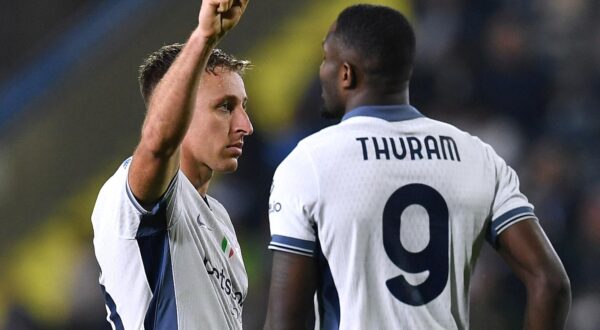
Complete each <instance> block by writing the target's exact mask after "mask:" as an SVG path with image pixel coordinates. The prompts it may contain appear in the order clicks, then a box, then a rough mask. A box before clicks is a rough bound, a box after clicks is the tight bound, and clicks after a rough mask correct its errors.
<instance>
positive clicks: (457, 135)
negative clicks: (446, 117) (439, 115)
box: [423, 117, 492, 151]
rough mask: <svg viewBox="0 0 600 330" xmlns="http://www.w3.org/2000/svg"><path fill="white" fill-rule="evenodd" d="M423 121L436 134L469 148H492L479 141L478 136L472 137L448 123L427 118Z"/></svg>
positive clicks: (483, 149)
mask: <svg viewBox="0 0 600 330" xmlns="http://www.w3.org/2000/svg"><path fill="white" fill-rule="evenodd" d="M423 120H424V121H426V122H428V123H429V124H430V125H432V126H433V129H432V130H434V131H436V132H438V133H439V134H441V135H448V136H451V137H452V138H453V139H455V140H457V141H461V142H462V143H467V144H470V147H471V148H478V149H481V150H482V151H487V150H488V149H492V147H491V146H490V145H489V144H487V143H486V142H484V141H483V140H481V139H480V138H479V137H478V136H476V135H473V134H471V133H469V132H467V131H465V130H463V129H461V128H458V127H456V126H454V125H452V124H450V123H447V122H444V121H440V120H436V119H432V118H427V117H426V118H423Z"/></svg>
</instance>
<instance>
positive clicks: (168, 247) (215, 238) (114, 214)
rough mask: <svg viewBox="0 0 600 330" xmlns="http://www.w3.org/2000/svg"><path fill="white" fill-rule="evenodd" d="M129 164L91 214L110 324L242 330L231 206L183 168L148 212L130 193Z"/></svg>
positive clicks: (241, 272)
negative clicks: (199, 186)
mask: <svg viewBox="0 0 600 330" xmlns="http://www.w3.org/2000/svg"><path fill="white" fill-rule="evenodd" d="M130 161H131V158H130V159H128V160H126V161H125V162H124V163H123V165H122V166H120V167H119V169H118V170H117V172H116V173H115V174H114V175H113V176H112V177H111V178H110V179H109V180H108V181H107V182H106V183H105V184H104V186H103V187H102V189H101V190H100V194H99V196H98V200H97V201H96V206H95V207H94V212H93V214H92V223H93V227H94V249H95V253H96V258H97V260H98V263H99V265H100V268H101V274H100V287H101V288H102V291H103V293H104V297H105V302H106V308H107V313H108V317H107V320H108V321H109V322H110V323H111V325H112V327H113V329H146V330H149V329H169V330H171V329H240V328H241V327H242V306H243V303H244V299H245V298H246V292H247V288H248V279H247V276H246V270H245V268H244V263H243V260H242V254H241V251H240V247H239V245H238V242H237V239H236V235H235V231H234V229H233V226H232V224H231V220H230V219H229V215H228V214H227V212H226V211H225V208H223V206H222V205H221V204H219V202H217V201H216V200H215V199H213V198H211V197H208V196H207V198H208V199H207V201H208V202H205V201H203V200H202V197H201V196H200V195H199V194H198V192H197V191H196V189H195V188H194V186H193V185H192V184H191V183H190V181H189V180H188V179H187V178H186V176H185V175H184V174H183V172H181V171H178V173H177V175H176V176H175V178H174V179H173V181H172V183H171V184H170V186H169V188H168V190H167V192H166V193H165V196H164V197H163V198H162V199H161V201H160V202H158V203H157V204H156V206H155V207H154V208H153V209H152V211H147V210H145V209H144V208H143V207H142V206H141V205H140V204H139V203H138V202H137V200H136V199H135V197H134V196H133V194H132V193H131V190H130V189H129V185H128V183H127V172H128V168H129V164H130Z"/></svg>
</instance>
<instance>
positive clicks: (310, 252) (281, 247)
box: [269, 235, 315, 257]
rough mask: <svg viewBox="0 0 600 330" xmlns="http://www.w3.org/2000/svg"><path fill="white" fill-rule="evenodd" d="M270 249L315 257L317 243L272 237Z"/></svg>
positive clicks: (277, 236)
mask: <svg viewBox="0 0 600 330" xmlns="http://www.w3.org/2000/svg"><path fill="white" fill-rule="evenodd" d="M269 249H270V250H278V251H284V252H290V253H295V254H301V255H305V256H309V257H313V256H314V252H315V242H314V241H309V240H303V239H298V238H293V237H287V236H281V235H273V236H271V243H270V244H269Z"/></svg>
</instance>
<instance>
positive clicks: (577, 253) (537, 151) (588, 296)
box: [8, 0, 600, 330]
mask: <svg viewBox="0 0 600 330" xmlns="http://www.w3.org/2000/svg"><path fill="white" fill-rule="evenodd" d="M413 5H414V6H415V17H414V20H413V22H414V26H415V29H416V32H417V44H418V46H417V49H418V52H417V56H416V66H415V70H414V73H413V80H412V83H411V103H412V104H413V105H414V106H415V107H416V108H418V109H419V110H420V111H421V112H422V113H424V114H425V115H426V116H428V117H431V118H434V119H439V120H443V121H446V122H449V123H452V124H454V125H456V126H457V127H459V128H461V129H463V130H466V131H468V132H470V133H471V134H473V135H476V136H479V137H480V138H481V139H482V140H483V141H485V142H487V143H489V144H491V145H492V146H493V147H494V148H495V149H496V151H497V152H498V154H499V155H500V156H502V157H503V158H504V159H505V160H506V161H507V163H508V164H509V165H510V166H511V167H513V168H514V169H515V170H516V171H517V173H518V174H519V177H520V180H521V191H522V192H523V193H524V194H525V195H526V196H528V198H529V199H530V202H531V203H532V204H533V205H534V206H535V213H536V214H537V216H538V217H539V219H540V223H541V225H542V227H543V228H544V230H545V231H546V233H547V234H548V236H549V239H550V240H551V241H552V243H553V245H554V246H555V248H556V250H557V253H558V254H559V256H560V257H561V259H562V261H563V263H564V265H565V267H566V270H567V273H568V274H569V277H570V279H571V285H572V290H573V305H572V309H571V314H570V317H569V324H568V328H569V329H582V330H586V329H599V328H600V313H598V311H600V280H598V279H599V278H600V262H599V261H600V171H599V170H598V169H599V168H600V148H599V147H598V144H599V143H600V110H599V106H600V2H598V1H594V0H554V1H544V0H531V1H526V0H504V1H501V0H486V1H467V0H419V1H414V2H413ZM324 33H325V31H324ZM299 42H300V41H299ZM316 71H317V70H316V68H315V72H316ZM320 93H321V92H320V86H319V83H318V80H317V77H316V76H315V79H314V83H312V84H311V85H310V86H308V88H307V90H306V91H305V93H304V97H303V98H302V100H301V102H300V103H299V104H298V105H297V106H296V108H295V109H291V110H294V111H295V115H294V118H293V119H294V122H293V124H292V125H290V128H289V129H286V130H273V131H262V132H261V131H258V130H257V131H256V132H255V134H254V135H253V136H251V137H250V138H249V139H248V141H247V143H246V144H245V150H244V156H243V159H242V160H241V165H240V168H239V170H238V172H237V173H236V174H235V175H229V176H223V177H219V178H217V180H216V181H215V183H214V184H213V185H212V187H211V191H212V193H211V194H212V195H213V196H214V197H216V198H217V199H219V200H220V201H222V203H223V204H224V205H225V207H226V208H227V210H228V211H229V213H230V216H231V218H232V220H233V221H234V224H235V226H236V231H237V232H238V239H239V241H240V244H241V246H242V251H243V253H244V259H245V262H246V266H247V268H248V275H249V279H250V289H249V295H248V298H247V300H246V303H245V306H244V313H245V316H244V322H245V326H246V328H247V329H258V328H261V326H262V322H263V320H264V313H265V310H266V295H267V290H268V280H269V273H270V264H269V263H270V252H268V250H267V245H268V241H269V228H268V217H267V205H268V195H269V187H270V184H271V177H272V174H273V172H274V170H275V168H276V166H277V164H278V163H279V162H280V161H281V160H282V159H283V158H284V157H285V156H286V155H287V153H288V152H289V151H291V149H292V148H293V147H294V146H295V144H296V143H297V142H298V141H299V140H300V139H301V138H303V137H304V136H306V135H308V134H310V133H312V132H315V131H317V130H319V129H321V128H323V127H325V126H327V125H330V124H332V122H328V121H325V120H323V119H320V118H319V115H318V112H319V111H318V109H319V107H320V104H321V100H320ZM94 267H95V265H93V259H91V266H89V267H88V268H86V269H94ZM92 273H93V272H92ZM95 276H97V274H95V273H94V274H92V275H90V276H84V277H82V281H83V280H84V279H85V281H89V279H90V278H92V279H93V280H95ZM90 285H91V286H92V287H94V286H95V285H96V282H94V283H91V284H88V286H90ZM88 286H86V287H88ZM79 291H80V292H85V290H79ZM79 296H81V294H80V295H75V297H79ZM98 297H99V294H98V295H97V296H93V297H91V298H89V299H91V300H94V299H96V300H97V298H98ZM471 297H472V300H471V327H472V328H473V329H481V328H486V329H488V330H489V329H517V328H520V326H519V324H520V322H521V321H522V319H523V306H524V297H525V294H524V289H523V287H522V286H521V285H520V283H519V282H518V280H516V278H515V277H514V275H512V273H511V272H510V270H509V269H508V268H507V267H506V266H505V265H504V264H503V263H502V261H501V259H500V258H499V257H498V256H497V254H496V253H495V252H494V251H493V249H491V248H490V247H489V246H487V245H486V246H485V247H484V249H483V251H482V253H481V255H480V258H479V262H478V264H477V267H476V269H475V274H474V278H473V281H472V294H471ZM77 299H82V301H83V300H85V297H83V298H77ZM89 299H88V300H89ZM101 304H102V302H101V301H100V302H96V303H92V304H91V306H93V308H94V310H93V312H90V311H89V310H88V311H74V312H73V315H74V316H73V320H72V322H71V323H72V325H70V326H65V328H72V329H77V328H81V329H83V328H86V329H104V328H106V327H107V326H108V324H107V323H106V322H105V321H104V320H103V318H104V315H102V314H103V313H104V310H102V309H101V307H98V306H101ZM88 305H90V303H87V305H86V303H84V302H82V303H81V304H77V306H88ZM12 313H13V314H12V317H11V320H13V321H12V322H15V323H13V325H12V326H10V325H9V326H8V329H30V328H36V327H35V326H34V325H33V323H30V324H29V323H28V324H27V325H23V327H21V328H20V327H19V324H20V323H19V322H24V321H23V320H26V319H27V318H26V317H24V316H23V315H22V314H19V313H25V312H24V311H20V310H18V309H15V310H13V311H12ZM9 324H10V323H9Z"/></svg>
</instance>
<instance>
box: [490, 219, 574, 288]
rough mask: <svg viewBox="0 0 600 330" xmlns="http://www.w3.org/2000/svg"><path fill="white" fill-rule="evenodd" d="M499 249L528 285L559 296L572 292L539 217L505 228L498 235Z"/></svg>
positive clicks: (501, 254)
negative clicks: (537, 219)
mask: <svg viewBox="0 0 600 330" xmlns="http://www.w3.org/2000/svg"><path fill="white" fill-rule="evenodd" d="M497 251H498V253H499V254H500V256H501V257H502V258H503V259H504V261H505V262H506V263H507V264H508V265H509V266H510V268H511V269H512V270H513V272H514V273H515V274H516V275H517V276H518V277H519V278H520V279H521V281H523V283H524V284H525V285H526V286H527V287H528V288H529V287H532V286H538V287H542V290H548V291H550V292H554V294H556V295H557V296H559V297H560V296H565V295H566V296H569V292H570V284H569V278H568V276H567V273H566V271H565V269H564V267H563V265H562V262H561V261H560V258H559V257H558V255H557V254H556V252H555V251H554V248H553V247H552V244H551V243H550V241H549V240H548V238H547V237H546V234H545V233H544V231H543V230H542V228H541V227H540V225H539V222H538V221H535V220H534V219H527V220H525V221H521V222H519V223H517V224H515V225H513V226H511V227H510V228H508V229H506V230H505V231H504V232H503V233H502V234H501V235H500V236H499V240H498V249H497ZM562 298H565V299H568V297H562Z"/></svg>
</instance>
